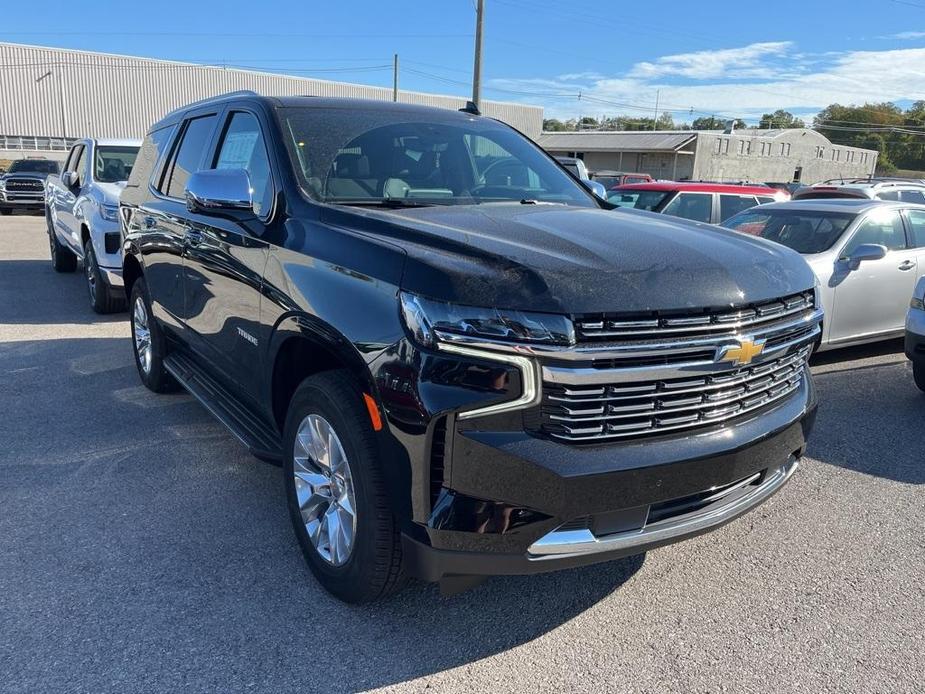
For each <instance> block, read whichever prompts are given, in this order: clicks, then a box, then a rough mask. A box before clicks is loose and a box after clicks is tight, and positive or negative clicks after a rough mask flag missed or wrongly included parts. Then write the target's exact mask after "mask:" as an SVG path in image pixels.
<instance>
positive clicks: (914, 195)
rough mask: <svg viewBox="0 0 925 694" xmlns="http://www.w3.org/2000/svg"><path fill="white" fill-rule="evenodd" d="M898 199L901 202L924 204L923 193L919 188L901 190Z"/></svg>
mask: <svg viewBox="0 0 925 694" xmlns="http://www.w3.org/2000/svg"><path fill="white" fill-rule="evenodd" d="M899 199H900V200H901V201H902V202H914V203H915V204H917V205H925V194H923V193H922V191H921V190H901V191H899Z"/></svg>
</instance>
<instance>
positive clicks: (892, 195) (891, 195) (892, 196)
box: [877, 190, 899, 200]
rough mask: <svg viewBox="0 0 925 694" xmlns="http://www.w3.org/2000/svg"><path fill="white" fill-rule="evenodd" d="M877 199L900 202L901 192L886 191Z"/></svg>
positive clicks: (879, 194)
mask: <svg viewBox="0 0 925 694" xmlns="http://www.w3.org/2000/svg"><path fill="white" fill-rule="evenodd" d="M877 198H878V199H880V200H899V191H898V190H885V191H883V192H882V193H877Z"/></svg>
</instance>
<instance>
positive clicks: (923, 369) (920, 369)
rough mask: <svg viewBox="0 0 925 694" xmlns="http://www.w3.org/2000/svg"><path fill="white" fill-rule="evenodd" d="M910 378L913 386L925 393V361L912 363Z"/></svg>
mask: <svg viewBox="0 0 925 694" xmlns="http://www.w3.org/2000/svg"><path fill="white" fill-rule="evenodd" d="M912 378H913V379H915V385H917V386H918V387H919V390H921V391H922V392H923V393H925V361H923V360H919V361H914V362H912Z"/></svg>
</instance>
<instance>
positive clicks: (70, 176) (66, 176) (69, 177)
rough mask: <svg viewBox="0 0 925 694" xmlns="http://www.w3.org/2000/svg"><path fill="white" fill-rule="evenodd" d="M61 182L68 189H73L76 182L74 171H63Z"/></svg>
mask: <svg viewBox="0 0 925 694" xmlns="http://www.w3.org/2000/svg"><path fill="white" fill-rule="evenodd" d="M61 182H62V183H63V184H64V185H65V186H66V187H68V188H74V187H75V186H76V185H77V182H78V176H77V172H76V171H65V172H64V173H63V174H61Z"/></svg>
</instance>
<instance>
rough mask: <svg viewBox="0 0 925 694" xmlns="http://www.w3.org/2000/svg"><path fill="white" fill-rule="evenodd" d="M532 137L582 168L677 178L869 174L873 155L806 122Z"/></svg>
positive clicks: (804, 179) (803, 178) (809, 179)
mask: <svg viewBox="0 0 925 694" xmlns="http://www.w3.org/2000/svg"><path fill="white" fill-rule="evenodd" d="M539 143H540V145H542V146H543V147H544V148H545V149H546V150H547V151H548V152H550V153H551V154H554V155H557V156H558V155H562V156H573V157H578V158H580V159H583V160H584V162H585V165H586V166H587V167H588V170H589V171H602V170H613V171H627V172H639V173H647V174H649V175H650V176H652V177H654V178H659V179H667V180H676V181H682V180H690V181H736V182H738V181H742V182H754V183H760V182H766V181H779V182H791V181H792V182H797V183H806V184H811V183H817V182H819V181H824V180H827V179H831V178H839V177H844V178H857V177H863V176H868V175H872V174H873V173H874V171H875V170H876V167H877V155H878V152H877V151H875V150H870V149H860V148H857V147H845V146H843V145H836V144H833V143H832V142H831V141H830V140H829V139H828V138H826V137H825V136H824V135H822V134H820V133H818V132H816V131H815V130H810V129H808V128H793V129H780V130H757V129H742V130H734V131H730V130H727V131H722V130H700V131H694V130H642V131H635V130H633V131H582V132H544V133H543V134H542V135H540V138H539Z"/></svg>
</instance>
